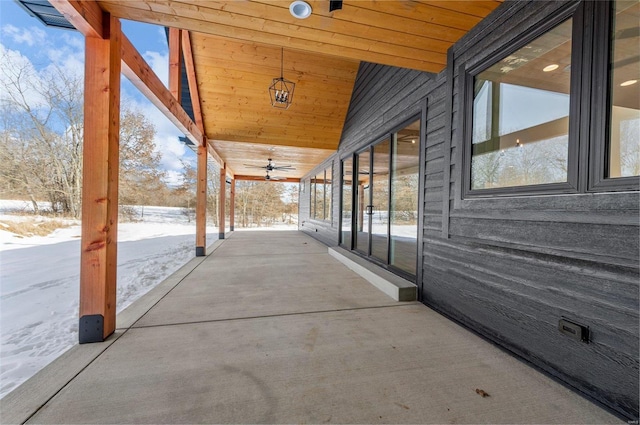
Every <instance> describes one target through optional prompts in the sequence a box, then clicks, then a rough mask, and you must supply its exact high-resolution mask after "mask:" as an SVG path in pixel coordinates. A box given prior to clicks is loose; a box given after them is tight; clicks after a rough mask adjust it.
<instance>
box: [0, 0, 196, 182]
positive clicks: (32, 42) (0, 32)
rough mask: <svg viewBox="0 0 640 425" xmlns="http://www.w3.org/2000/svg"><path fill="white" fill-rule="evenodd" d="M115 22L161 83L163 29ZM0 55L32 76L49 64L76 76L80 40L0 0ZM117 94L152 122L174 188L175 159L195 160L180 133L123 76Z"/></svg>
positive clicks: (164, 78) (177, 170)
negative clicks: (26, 68)
mask: <svg viewBox="0 0 640 425" xmlns="http://www.w3.org/2000/svg"><path fill="white" fill-rule="evenodd" d="M121 22H122V30H123V32H124V33H125V35H126V36H127V38H129V40H131V42H132V43H133V45H134V46H135V47H136V48H137V50H138V51H139V52H140V53H142V55H143V57H144V58H145V60H146V61H147V63H148V64H149V65H150V66H151V68H152V69H153V70H154V71H155V73H156V74H157V75H158V77H160V80H162V81H163V82H164V83H165V85H167V79H168V46H167V40H166V36H165V32H164V28H163V27H160V26H155V25H149V24H142V23H138V22H132V21H126V20H121ZM0 54H3V55H4V54H8V55H10V56H11V57H12V58H13V59H14V60H17V61H20V62H22V63H26V64H30V65H31V66H33V68H34V69H35V71H36V72H44V71H45V70H46V69H47V67H50V66H52V65H55V66H59V67H61V68H62V69H64V70H65V72H69V73H78V75H82V73H83V69H84V37H83V36H82V34H80V33H79V32H77V31H69V30H63V29H56V28H49V27H46V26H44V25H43V24H42V23H41V22H40V21H39V20H38V19H36V18H34V17H31V16H30V15H29V14H28V13H27V12H26V11H24V10H23V9H22V8H21V7H20V6H18V5H17V4H16V3H15V2H14V1H13V0H0ZM2 66H5V64H2ZM121 90H122V94H121V95H122V102H127V104H129V105H133V106H134V108H135V109H137V110H139V111H141V112H143V113H144V114H145V115H146V116H147V118H148V119H149V120H150V121H151V122H152V123H154V125H155V127H156V137H155V144H156V149H157V150H158V151H159V152H160V153H161V154H162V159H161V168H162V169H163V170H165V171H166V172H167V176H168V182H169V183H170V184H178V183H179V182H180V174H181V170H182V164H181V162H180V159H181V158H182V159H185V160H187V161H189V162H193V161H194V157H195V156H194V155H193V153H192V151H191V150H190V149H188V148H186V147H185V146H184V145H183V144H182V143H180V141H179V140H178V137H181V136H183V134H182V133H181V132H180V131H179V130H178V129H177V128H176V127H175V126H174V125H173V124H172V123H171V122H170V121H169V120H168V119H167V118H166V117H165V116H164V115H163V114H162V113H161V112H160V111H159V110H158V109H157V108H156V107H155V106H153V105H152V104H151V103H150V102H149V101H148V100H147V99H146V98H145V97H144V96H143V95H142V94H141V93H140V92H139V91H138V90H137V89H136V88H135V87H134V86H133V85H132V84H131V83H130V82H129V81H128V80H127V79H126V78H125V77H124V76H123V77H122V89H121Z"/></svg>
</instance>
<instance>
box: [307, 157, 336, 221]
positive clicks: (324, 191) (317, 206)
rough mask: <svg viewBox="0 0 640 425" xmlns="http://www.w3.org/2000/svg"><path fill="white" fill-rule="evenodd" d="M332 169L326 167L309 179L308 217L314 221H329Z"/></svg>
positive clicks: (331, 204) (331, 203)
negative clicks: (309, 207)
mask: <svg viewBox="0 0 640 425" xmlns="http://www.w3.org/2000/svg"><path fill="white" fill-rule="evenodd" d="M332 178H333V177H332V167H328V168H326V169H324V170H322V171H321V172H319V173H318V174H316V175H315V176H314V177H312V178H311V191H310V192H311V194H310V205H311V213H310V217H311V218H313V219H315V220H321V221H329V222H330V221H331V209H332V206H333V202H332V191H331V183H332Z"/></svg>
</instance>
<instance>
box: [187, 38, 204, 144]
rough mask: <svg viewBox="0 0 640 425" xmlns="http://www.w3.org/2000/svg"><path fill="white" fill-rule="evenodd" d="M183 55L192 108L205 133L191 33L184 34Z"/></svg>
mask: <svg viewBox="0 0 640 425" xmlns="http://www.w3.org/2000/svg"><path fill="white" fill-rule="evenodd" d="M182 53H183V55H184V67H185V70H186V71H187V82H188V83H189V94H191V106H192V107H193V116H194V118H195V121H196V125H197V126H198V128H199V129H200V131H202V133H205V128H204V121H203V119H202V105H201V104H200V88H199V87H198V79H197V76H196V68H195V65H194V60H193V48H192V46H191V34H190V33H189V31H183V32H182Z"/></svg>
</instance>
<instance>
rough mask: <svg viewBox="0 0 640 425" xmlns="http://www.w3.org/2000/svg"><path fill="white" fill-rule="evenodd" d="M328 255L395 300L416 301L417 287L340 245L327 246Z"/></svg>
mask: <svg viewBox="0 0 640 425" xmlns="http://www.w3.org/2000/svg"><path fill="white" fill-rule="evenodd" d="M328 249H329V255H331V256H332V257H333V258H335V259H337V260H338V261H340V262H341V263H342V264H344V265H345V266H347V267H348V268H349V269H351V270H353V271H354V272H356V273H357V274H358V275H360V276H361V277H362V278H363V279H365V280H366V281H368V282H369V283H371V284H372V285H373V286H375V287H376V288H378V289H379V290H381V291H382V292H384V293H385V294H387V295H388V296H390V297H391V298H393V299H394V300H396V301H416V300H417V299H418V287H417V286H416V285H415V284H414V283H412V282H409V281H408V280H406V279H403V278H401V277H400V276H396V275H394V274H393V273H391V272H389V271H387V270H385V269H383V268H381V267H378V266H376V265H375V264H373V263H370V262H369V261H367V260H365V259H363V258H360V257H358V256H357V255H355V254H353V253H351V252H349V251H347V250H346V249H344V248H340V247H329V248H328Z"/></svg>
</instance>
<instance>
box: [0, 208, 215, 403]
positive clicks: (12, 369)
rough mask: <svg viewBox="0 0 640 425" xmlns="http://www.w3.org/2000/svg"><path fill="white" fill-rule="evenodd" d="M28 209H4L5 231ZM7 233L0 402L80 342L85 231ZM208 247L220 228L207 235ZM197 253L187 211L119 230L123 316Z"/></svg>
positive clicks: (151, 216)
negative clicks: (43, 234) (19, 212)
mask: <svg viewBox="0 0 640 425" xmlns="http://www.w3.org/2000/svg"><path fill="white" fill-rule="evenodd" d="M23 206H24V208H25V209H28V208H29V206H28V204H26V203H20V202H16V201H0V224H1V223H7V222H9V221H16V220H21V219H22V218H21V217H20V216H16V215H13V214H11V215H9V214H7V212H8V210H12V211H16V210H19V209H21V208H22V207H23ZM3 228H6V227H4V226H0V398H1V397H4V396H5V395H6V394H7V393H9V392H10V391H11V390H13V389H14V388H15V387H17V386H18V385H20V384H21V383H22V382H24V381H25V380H27V379H28V378H29V377H31V376H32V375H34V374H35V373H36V372H37V371H39V370H40V369H42V368H43V367H44V366H46V365H47V364H48V363H50V362H51V361H52V360H54V359H55V358H56V357H58V356H59V355H61V354H62V353H63V352H65V351H66V350H68V349H69V348H71V347H72V346H73V345H74V344H76V342H77V340H78V299H79V290H78V285H79V275H80V226H79V225H78V224H76V225H73V226H71V227H69V228H65V229H59V230H57V231H55V232H54V233H53V234H51V235H49V236H46V237H38V236H34V237H29V238H20V237H17V236H16V235H14V234H12V233H9V232H7V231H4V230H2V229H3ZM207 231H208V233H207V244H208V245H209V244H211V243H212V242H213V241H215V240H216V239H217V235H218V231H217V228H208V229H207ZM194 253H195V224H194V223H193V222H191V223H188V220H187V217H186V216H185V215H184V214H183V210H182V209H181V208H165V207H145V208H144V219H143V220H142V221H140V222H135V223H120V224H119V226H118V299H117V303H118V311H121V310H122V309H124V308H125V307H127V306H128V305H129V304H131V303H132V302H133V301H135V300H136V299H137V298H138V297H140V296H141V295H143V294H144V293H146V292H147V291H148V290H150V289H151V288H152V287H154V286H155V285H157V284H158V283H160V282H161V281H162V280H163V279H165V278H166V277H168V276H169V275H170V274H172V273H173V272H174V271H176V270H177V269H178V268H180V267H181V266H182V265H183V264H185V263H186V262H187V261H189V260H190V259H191V258H193V256H194Z"/></svg>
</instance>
